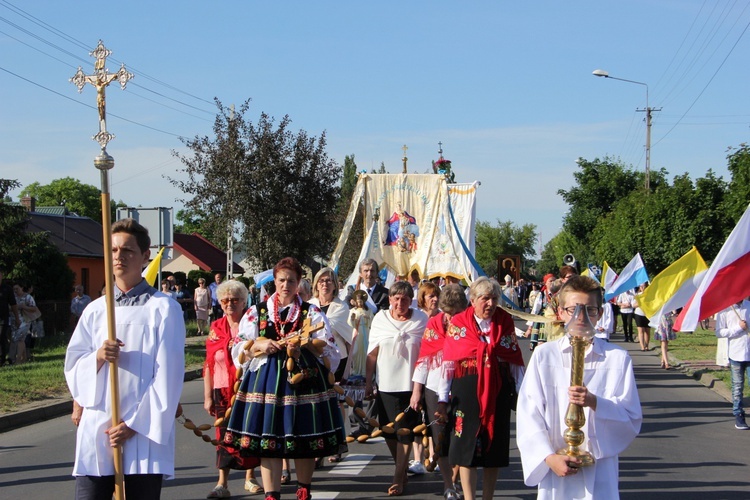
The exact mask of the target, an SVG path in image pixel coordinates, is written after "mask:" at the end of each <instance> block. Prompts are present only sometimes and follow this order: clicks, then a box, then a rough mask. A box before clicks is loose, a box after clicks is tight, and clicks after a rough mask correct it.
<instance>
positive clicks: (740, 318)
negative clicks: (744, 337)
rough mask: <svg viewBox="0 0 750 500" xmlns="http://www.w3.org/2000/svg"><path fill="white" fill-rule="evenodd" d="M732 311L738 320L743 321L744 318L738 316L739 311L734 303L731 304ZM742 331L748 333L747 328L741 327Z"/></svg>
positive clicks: (749, 332) (749, 333)
mask: <svg viewBox="0 0 750 500" xmlns="http://www.w3.org/2000/svg"><path fill="white" fill-rule="evenodd" d="M732 311H734V314H736V315H737V319H738V320H740V321H745V320H744V319H742V316H740V312H739V311H738V310H737V308H736V307H735V305H734V304H732ZM742 331H743V332H745V333H747V334H748V335H750V331H748V330H747V328H743V329H742Z"/></svg>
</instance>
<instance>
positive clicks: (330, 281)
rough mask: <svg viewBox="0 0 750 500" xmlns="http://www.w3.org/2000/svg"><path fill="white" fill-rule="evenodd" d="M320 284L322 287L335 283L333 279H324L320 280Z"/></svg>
mask: <svg viewBox="0 0 750 500" xmlns="http://www.w3.org/2000/svg"><path fill="white" fill-rule="evenodd" d="M318 283H320V284H322V285H330V284H332V283H333V280H332V279H328V278H322V279H319V280H318Z"/></svg>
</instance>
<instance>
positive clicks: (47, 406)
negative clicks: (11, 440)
mask: <svg viewBox="0 0 750 500" xmlns="http://www.w3.org/2000/svg"><path fill="white" fill-rule="evenodd" d="M202 376H203V365H191V366H188V367H187V368H186V369H185V378H184V381H185V382H189V381H191V380H195V379H196V378H201V377H202ZM72 411H73V398H71V397H70V396H65V397H56V398H49V399H45V400H43V401H35V402H33V403H29V404H27V405H23V407H22V408H20V409H19V410H17V411H13V412H8V413H4V414H2V415H0V434H2V433H3V432H8V431H12V430H14V429H19V428H21V427H25V426H27V425H32V424H36V423H39V422H44V421H45V420H50V419H53V418H57V417H61V416H63V415H70V413H71V412H72Z"/></svg>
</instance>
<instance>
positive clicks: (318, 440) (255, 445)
mask: <svg viewBox="0 0 750 500" xmlns="http://www.w3.org/2000/svg"><path fill="white" fill-rule="evenodd" d="M273 276H274V284H275V285H276V292H274V294H273V295H271V296H270V297H269V298H268V301H267V302H261V303H260V304H258V305H257V306H252V307H251V308H250V309H248V311H247V313H246V314H245V315H244V316H243V317H242V321H241V322H240V332H239V336H240V339H241V341H240V342H239V343H237V344H236V345H235V347H234V349H233V351H232V354H233V356H234V359H235V365H237V364H239V363H240V362H241V361H242V360H243V359H244V358H248V359H249V361H246V362H245V364H244V366H245V369H246V370H247V373H246V374H245V376H244V377H243V378H242V383H241V385H240V387H239V391H238V392H237V398H236V400H235V403H234V406H233V407H232V412H231V415H230V417H229V424H228V426H227V433H226V435H225V438H224V444H225V445H226V446H228V447H232V448H234V449H237V450H238V451H239V452H240V454H241V455H242V456H258V457H260V466H261V474H262V476H263V487H264V489H265V493H266V499H274V500H278V499H279V498H280V496H281V471H282V459H284V458H287V459H289V458H293V459H295V467H296V475H297V498H298V500H308V499H309V498H310V486H311V483H312V476H313V472H314V470H315V458H316V457H326V456H330V455H335V454H336V453H343V452H345V451H346V449H347V448H346V437H345V435H344V425H343V422H342V420H341V412H340V411H339V407H338V403H337V397H336V391H335V390H334V389H333V385H332V384H331V383H329V381H328V374H329V373H330V370H329V367H330V366H332V367H336V366H338V362H339V351H338V349H337V348H336V344H335V341H334V338H333V334H332V333H331V329H330V326H329V324H328V320H327V319H326V317H325V315H324V314H323V313H322V312H321V311H320V309H319V308H318V307H317V306H315V305H311V304H309V303H307V302H303V301H302V299H301V298H300V297H299V295H297V287H298V286H299V282H300V280H301V279H302V266H300V264H299V262H298V261H297V259H294V258H291V257H286V258H284V259H282V260H280V261H279V262H278V264H276V266H275V267H274V268H273ZM306 320H310V321H309V324H310V325H311V326H322V328H320V329H318V330H315V331H313V332H312V333H310V342H308V343H306V345H304V346H302V345H300V344H299V343H295V342H294V340H295V339H300V337H299V336H298V333H299V332H300V330H302V329H303V328H304V327H305V324H306ZM249 340H252V341H253V342H252V343H251V344H250V345H248V343H247V341H249ZM300 340H301V339H300Z"/></svg>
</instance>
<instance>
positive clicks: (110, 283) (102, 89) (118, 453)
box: [70, 40, 133, 500]
mask: <svg viewBox="0 0 750 500" xmlns="http://www.w3.org/2000/svg"><path fill="white" fill-rule="evenodd" d="M111 53H112V52H111V51H110V50H108V49H107V48H106V47H104V43H103V42H102V41H101V40H99V44H98V45H97V47H96V49H94V50H93V51H92V52H91V53H90V55H91V56H92V57H94V58H95V59H96V63H94V74H93V75H86V74H85V73H84V72H83V70H82V69H81V67H80V66H79V67H78V71H77V72H76V74H75V75H73V78H71V79H70V81H71V82H73V83H74V84H75V86H76V87H78V92H79V93H80V92H81V91H83V87H84V86H85V85H86V84H87V83H89V84H91V85H93V86H94V87H95V88H96V104H97V110H98V111H99V133H97V134H96V135H95V136H94V137H93V139H94V140H95V141H96V142H98V143H99V146H100V147H101V153H100V154H99V155H98V156H97V157H96V158H94V166H95V167H96V168H97V169H98V170H99V172H100V174H101V185H102V188H101V191H102V192H101V203H102V243H103V246H104V287H105V297H106V307H107V338H108V339H109V340H110V341H117V332H116V331H115V289H114V269H113V267H114V266H113V263H112V216H111V210H112V209H111V207H110V194H109V171H110V170H111V169H112V168H114V166H115V159H114V158H112V157H111V156H110V155H109V154H108V153H107V144H108V143H109V141H111V140H112V139H114V138H115V136H114V135H112V134H111V133H109V132H108V131H107V113H106V109H107V100H106V88H107V86H108V85H109V84H110V83H111V82H113V81H114V80H117V81H119V82H120V86H121V87H122V88H123V89H125V85H126V84H127V82H128V80H130V79H131V78H133V74H132V73H129V72H127V71H126V70H125V65H124V64H123V65H122V66H121V67H120V69H119V71H117V73H110V72H109V71H108V70H107V68H106V61H107V57H108V56H109V55H110V54H111ZM109 393H110V399H111V401H110V406H111V407H112V427H114V426H116V425H119V424H120V385H119V378H118V374H117V360H114V361H110V362H109ZM113 458H114V469H115V494H114V497H115V499H116V500H125V475H124V472H123V451H122V446H116V447H115V448H113Z"/></svg>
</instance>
